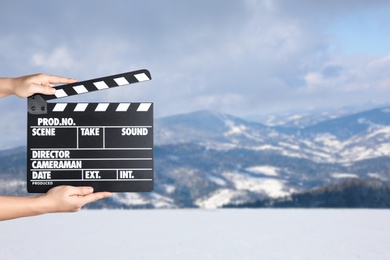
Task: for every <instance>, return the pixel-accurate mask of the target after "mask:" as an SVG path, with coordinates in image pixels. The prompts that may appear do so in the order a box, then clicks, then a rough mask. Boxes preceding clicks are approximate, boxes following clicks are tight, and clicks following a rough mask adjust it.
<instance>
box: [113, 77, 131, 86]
mask: <svg viewBox="0 0 390 260" xmlns="http://www.w3.org/2000/svg"><path fill="white" fill-rule="evenodd" d="M114 80H115V82H116V84H118V86H123V85H129V84H130V83H129V82H128V81H127V80H126V79H125V77H121V78H116V79H114Z"/></svg>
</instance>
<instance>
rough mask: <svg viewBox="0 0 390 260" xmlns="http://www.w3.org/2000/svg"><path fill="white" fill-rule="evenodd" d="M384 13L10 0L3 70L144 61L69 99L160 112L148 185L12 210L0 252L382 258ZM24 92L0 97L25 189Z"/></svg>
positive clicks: (0, 133)
mask: <svg viewBox="0 0 390 260" xmlns="http://www.w3.org/2000/svg"><path fill="white" fill-rule="evenodd" d="M389 13H390V2H389V1H387V0H371V1H364V0H355V1H336V0H326V1H325V0H317V1H310V0H295V1H282V0H228V1H222V0H215V1H205V0H198V1H179V0H167V1H152V0H143V1H133V0H111V1H100V0H97V1H80V0H78V1H75V0H68V1H48V0H35V1H26V0H24V1H22V0H12V1H11V0H2V1H0V21H1V22H0V32H1V37H0V60H1V62H0V77H18V76H22V75H28V74H35V73H47V74H53V75H61V76H66V77H72V78H76V79H78V80H79V81H82V80H87V79H93V78H97V77H103V76H108V75H112V74H118V73H122V72H127V71H133V70H138V69H143V68H145V69H148V70H149V71H150V72H151V74H152V77H153V80H151V81H148V82H143V83H140V84H134V85H130V86H127V87H120V88H114V89H110V90H108V91H98V92H94V93H89V94H87V95H80V96H77V97H69V98H65V99H62V100H61V101H63V102H79V101H85V102H93V101H105V102H153V103H154V113H155V121H154V138H155V139H154V141H155V146H154V156H155V169H154V173H155V187H154V191H153V192H151V193H116V194H115V195H114V196H113V197H111V198H109V199H104V200H101V201H98V202H95V203H92V204H89V205H88V206H87V207H86V208H87V209H102V210H83V211H82V212H80V213H77V214H73V215H69V214H52V215H46V216H40V217H34V218H24V219H17V220H13V221H7V222H2V223H1V224H0V248H1V252H2V257H3V258H4V259H25V258H30V259H31V258H32V259H38V258H39V259H91V258H93V259H107V258H110V259H240V258H241V259H358V258H359V259H389V252H388V250H387V248H388V241H389V234H390V232H389V231H390V226H389V224H388V219H389V216H388V214H389V212H388V211H387V210H372V209H371V208H375V209H382V208H389V207H390V186H389V181H390V163H389V161H390V144H389V139H390V99H389V94H390V76H389V75H390V73H389V72H390V66H389V65H390V34H389V30H390V16H389ZM26 103H27V102H26V100H25V99H20V98H17V97H6V98H3V99H1V100H0V111H1V113H0V114H1V116H0V125H1V127H0V195H28V194H27V192H26V135H27V132H26V128H27V125H26V121H27V107H26ZM30 195H31V194H30ZM226 207H229V208H230V209H225V208H226ZM183 208H184V209H183ZM220 208H224V209H220ZM231 208H234V209H231ZM237 208H239V209H237ZM241 208H245V209H241ZM247 208H256V209H247ZM257 208H294V209H288V210H279V209H270V210H268V209H267V210H263V209H261V210H259V209H257ZM295 208H321V210H297V209H295ZM323 208H343V209H345V208H365V210H334V209H332V210H323ZM367 208H370V210H367ZM108 209H110V210H108ZM112 209H124V210H112ZM129 209H148V210H129ZM149 209H152V210H149ZM166 209H169V210H166ZM170 209H176V210H170ZM177 209H181V210H177ZM205 209H207V210H205ZM215 209H217V210H215ZM0 210H1V209H0ZM386 255H388V256H387V257H386Z"/></svg>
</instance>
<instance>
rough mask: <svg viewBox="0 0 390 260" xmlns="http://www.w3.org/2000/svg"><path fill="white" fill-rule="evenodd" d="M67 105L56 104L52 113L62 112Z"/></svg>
mask: <svg viewBox="0 0 390 260" xmlns="http://www.w3.org/2000/svg"><path fill="white" fill-rule="evenodd" d="M67 105H68V103H57V104H56V105H55V106H54V108H53V112H63V111H64V110H65V108H66V106H67Z"/></svg>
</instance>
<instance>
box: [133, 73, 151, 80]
mask: <svg viewBox="0 0 390 260" xmlns="http://www.w3.org/2000/svg"><path fill="white" fill-rule="evenodd" d="M134 77H135V78H136V79H137V80H138V81H139V82H142V81H147V80H150V79H149V78H148V76H146V74H145V73H140V74H135V75H134Z"/></svg>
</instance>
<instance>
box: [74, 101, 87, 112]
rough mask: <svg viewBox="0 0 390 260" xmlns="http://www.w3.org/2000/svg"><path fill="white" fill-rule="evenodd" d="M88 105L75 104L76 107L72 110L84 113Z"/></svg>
mask: <svg viewBox="0 0 390 260" xmlns="http://www.w3.org/2000/svg"><path fill="white" fill-rule="evenodd" d="M87 106H88V103H77V105H76V107H75V108H74V111H75V112H84V111H85V109H87Z"/></svg>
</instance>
